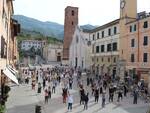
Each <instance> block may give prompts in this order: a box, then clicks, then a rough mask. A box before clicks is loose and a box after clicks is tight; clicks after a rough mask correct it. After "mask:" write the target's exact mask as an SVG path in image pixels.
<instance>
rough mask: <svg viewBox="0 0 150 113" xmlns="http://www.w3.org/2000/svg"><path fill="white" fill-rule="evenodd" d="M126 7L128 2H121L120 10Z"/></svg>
mask: <svg viewBox="0 0 150 113" xmlns="http://www.w3.org/2000/svg"><path fill="white" fill-rule="evenodd" d="M125 5H126V1H125V0H121V2H120V8H121V9H123V8H124V7H125Z"/></svg>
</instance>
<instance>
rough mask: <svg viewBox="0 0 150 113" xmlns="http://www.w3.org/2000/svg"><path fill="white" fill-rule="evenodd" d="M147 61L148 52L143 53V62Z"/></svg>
mask: <svg viewBox="0 0 150 113" xmlns="http://www.w3.org/2000/svg"><path fill="white" fill-rule="evenodd" d="M147 61H148V54H147V53H144V54H143V62H147Z"/></svg>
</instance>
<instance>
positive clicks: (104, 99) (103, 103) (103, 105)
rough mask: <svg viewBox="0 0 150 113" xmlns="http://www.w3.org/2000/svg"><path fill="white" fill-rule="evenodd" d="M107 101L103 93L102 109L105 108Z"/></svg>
mask: <svg viewBox="0 0 150 113" xmlns="http://www.w3.org/2000/svg"><path fill="white" fill-rule="evenodd" d="M105 101H106V97H105V91H104V92H103V93H102V108H104V107H105Z"/></svg>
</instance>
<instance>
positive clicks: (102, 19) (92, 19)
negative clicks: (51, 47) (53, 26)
mask: <svg viewBox="0 0 150 113" xmlns="http://www.w3.org/2000/svg"><path fill="white" fill-rule="evenodd" d="M67 6H75V7H79V25H84V24H91V25H103V24H106V23H107V22H110V21H113V20H115V19H118V18H119V16H120V0H15V1H14V12H15V14H19V15H25V16H28V17H32V18H35V19H38V20H41V21H52V22H57V23H60V24H64V9H65V8H66V7H67ZM141 11H147V12H150V0H138V12H141Z"/></svg>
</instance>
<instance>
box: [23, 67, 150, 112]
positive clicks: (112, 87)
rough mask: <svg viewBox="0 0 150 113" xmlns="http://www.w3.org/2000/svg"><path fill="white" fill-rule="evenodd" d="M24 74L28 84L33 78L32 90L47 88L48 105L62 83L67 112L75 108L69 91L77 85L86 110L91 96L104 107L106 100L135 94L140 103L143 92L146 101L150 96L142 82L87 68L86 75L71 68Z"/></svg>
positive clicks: (134, 96)
mask: <svg viewBox="0 0 150 113" xmlns="http://www.w3.org/2000/svg"><path fill="white" fill-rule="evenodd" d="M23 73H24V82H25V84H29V83H30V80H31V86H32V90H36V85H37V93H39V94H40V93H41V92H42V90H43V91H44V96H45V104H48V102H49V99H51V97H52V94H55V93H56V90H57V86H61V87H62V102H63V103H64V104H67V105H68V111H72V105H73V102H74V97H73V95H72V94H71V93H70V90H72V89H73V88H74V87H77V88H78V90H79V96H80V102H79V103H80V105H83V108H84V110H87V109H88V103H89V100H90V98H92V97H94V100H95V103H99V100H100V97H101V107H102V108H104V107H105V105H106V101H107V100H108V102H114V101H116V102H120V101H122V100H123V99H124V97H129V96H130V97H131V96H132V97H133V104H137V103H138V98H139V97H140V96H141V95H142V94H143V95H144V98H146V99H145V100H146V102H147V100H148V99H147V97H148V95H149V94H148V89H147V88H146V87H145V85H144V83H143V82H137V83H136V82H133V81H131V79H130V78H129V77H125V78H124V80H121V79H120V78H119V77H116V78H112V77H111V76H109V75H108V74H102V75H95V74H92V73H90V72H89V71H86V74H85V75H84V76H83V75H82V71H81V70H80V69H76V70H75V69H72V68H69V67H67V68H58V67H55V68H52V69H50V68H47V69H42V68H41V69H39V70H32V71H29V70H23ZM75 83H76V84H77V86H75ZM143 95H142V96H143Z"/></svg>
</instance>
